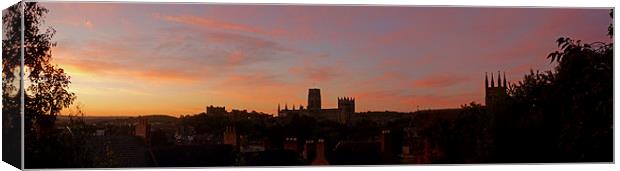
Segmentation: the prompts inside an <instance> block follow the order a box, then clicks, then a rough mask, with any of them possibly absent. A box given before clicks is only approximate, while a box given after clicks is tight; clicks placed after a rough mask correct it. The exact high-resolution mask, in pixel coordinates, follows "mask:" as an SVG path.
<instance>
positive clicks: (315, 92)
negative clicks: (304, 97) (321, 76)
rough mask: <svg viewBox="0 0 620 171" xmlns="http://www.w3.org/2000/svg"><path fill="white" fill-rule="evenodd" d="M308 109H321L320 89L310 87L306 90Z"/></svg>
mask: <svg viewBox="0 0 620 171" xmlns="http://www.w3.org/2000/svg"><path fill="white" fill-rule="evenodd" d="M308 110H310V111H320V110H321V89H318V88H312V89H309V90H308Z"/></svg>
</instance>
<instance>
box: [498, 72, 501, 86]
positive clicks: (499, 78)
mask: <svg viewBox="0 0 620 171" xmlns="http://www.w3.org/2000/svg"><path fill="white" fill-rule="evenodd" d="M497 87H502V77H501V75H500V74H499V71H497Z"/></svg>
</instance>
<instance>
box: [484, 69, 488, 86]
mask: <svg viewBox="0 0 620 171" xmlns="http://www.w3.org/2000/svg"><path fill="white" fill-rule="evenodd" d="M484 87H485V88H488V87H489V76H488V75H487V72H484Z"/></svg>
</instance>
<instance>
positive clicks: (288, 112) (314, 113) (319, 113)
mask: <svg viewBox="0 0 620 171" xmlns="http://www.w3.org/2000/svg"><path fill="white" fill-rule="evenodd" d="M307 106H308V107H307V108H306V109H304V107H303V105H299V108H297V109H296V108H295V105H293V108H292V109H289V108H288V104H285V105H284V109H281V108H280V104H278V116H279V117H288V116H293V115H305V116H311V117H315V118H319V119H328V120H332V121H336V122H340V123H342V124H347V123H349V122H350V121H351V120H352V119H353V116H354V114H355V98H351V97H338V108H332V109H323V108H322V106H321V89H317V88H312V89H309V90H308V105H307Z"/></svg>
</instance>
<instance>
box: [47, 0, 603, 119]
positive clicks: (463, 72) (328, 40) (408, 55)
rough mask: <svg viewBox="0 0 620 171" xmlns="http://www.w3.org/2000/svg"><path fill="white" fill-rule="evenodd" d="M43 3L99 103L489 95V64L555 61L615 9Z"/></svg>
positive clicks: (164, 105) (92, 108)
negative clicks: (567, 42) (569, 40)
mask: <svg viewBox="0 0 620 171" xmlns="http://www.w3.org/2000/svg"><path fill="white" fill-rule="evenodd" d="M41 5H42V6H44V7H46V8H48V9H49V10H50V12H49V13H48V14H47V17H46V23H45V24H46V25H49V26H52V27H54V28H55V29H56V30H57V32H56V35H55V38H54V40H55V41H56V42H57V43H58V45H57V46H56V47H55V48H53V49H52V56H53V58H54V63H57V64H58V65H59V66H60V67H62V68H64V69H65V72H66V73H67V74H68V75H69V76H71V81H72V84H71V85H70V87H69V90H70V91H72V92H75V93H76V95H77V97H78V98H77V101H76V102H78V103H79V104H82V105H83V108H82V109H83V110H84V113H85V114H86V115H87V116H113V115H132V116H133V115H136V116H137V115H147V114H167V115H173V116H179V115H187V114H195V113H199V112H203V111H204V108H205V106H208V105H214V106H225V107H226V108H227V109H240V110H243V109H247V110H248V111H252V110H255V111H257V112H265V113H269V114H276V113H277V112H276V110H277V109H276V108H277V105H278V104H280V105H282V106H284V104H289V107H292V105H300V104H301V105H305V104H306V94H305V93H304V92H305V90H307V89H308V88H315V87H316V88H320V89H321V90H322V91H323V93H322V94H323V97H322V99H323V101H324V102H323V103H324V105H323V106H326V107H335V106H337V100H336V99H337V97H342V96H349V97H355V98H356V100H357V101H356V103H357V104H356V105H357V109H356V111H357V112H364V111H385V110H390V111H399V112H411V111H416V110H417V109H418V106H419V109H429V108H430V109H437V108H458V107H459V106H460V105H462V104H466V103H469V102H472V101H475V102H477V103H481V104H483V103H484V86H483V84H482V83H483V81H484V80H483V79H484V73H485V72H488V73H493V74H496V72H497V71H498V70H500V71H502V72H506V76H507V78H508V81H509V83H512V82H511V81H514V80H521V79H522V78H523V76H524V75H525V74H526V73H528V72H529V70H530V69H533V70H547V69H550V68H552V67H554V66H555V64H550V63H549V62H548V61H547V59H546V58H545V57H546V56H547V55H548V54H549V53H550V52H552V51H554V50H556V49H557V47H556V45H555V40H556V39H557V38H558V37H561V36H568V37H575V38H579V39H581V40H583V41H584V42H594V41H608V40H610V38H609V37H608V36H607V35H605V34H603V33H604V28H606V26H607V25H608V23H609V21H610V20H611V19H609V18H608V17H607V16H608V10H607V9H549V8H501V9H493V8H478V7H468V8H459V7H380V6H373V7H363V6H360V7H355V6H295V5H254V6H246V5H216V4H192V5H189V4H166V5H165V7H164V5H162V4H140V5H137V4H121V3H53V2H42V3H41ZM180 9H183V10H180ZM76 12H79V13H80V14H82V15H79V16H78V15H73V14H75V13H76ZM429 16H431V17H429ZM568 20H570V22H566V21H568ZM442 49H451V50H449V51H447V50H442ZM464 61H466V62H464ZM78 103H76V104H78ZM111 106H114V107H111ZM72 108H73V107H72ZM65 111H67V110H65ZM65 113H66V112H65Z"/></svg>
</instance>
